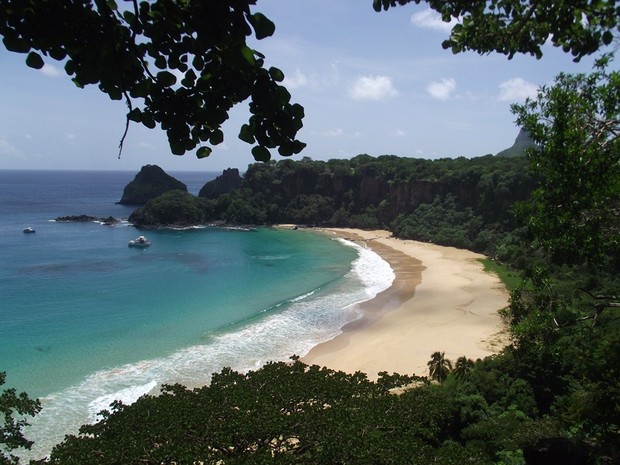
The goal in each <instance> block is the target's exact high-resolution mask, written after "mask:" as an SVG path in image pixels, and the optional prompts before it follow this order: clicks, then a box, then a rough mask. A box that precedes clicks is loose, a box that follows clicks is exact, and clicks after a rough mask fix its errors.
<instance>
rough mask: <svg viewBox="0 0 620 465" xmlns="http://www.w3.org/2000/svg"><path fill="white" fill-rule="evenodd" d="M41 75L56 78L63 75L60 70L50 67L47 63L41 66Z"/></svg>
mask: <svg viewBox="0 0 620 465" xmlns="http://www.w3.org/2000/svg"><path fill="white" fill-rule="evenodd" d="M41 73H43V74H45V75H46V76H48V77H57V76H61V75H62V74H63V73H62V71H61V70H60V69H58V68H56V67H55V66H54V65H50V64H47V63H45V64H44V65H43V68H41Z"/></svg>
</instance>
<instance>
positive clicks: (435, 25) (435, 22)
mask: <svg viewBox="0 0 620 465" xmlns="http://www.w3.org/2000/svg"><path fill="white" fill-rule="evenodd" d="M457 23H458V21H457V20H456V19H455V18H452V20H451V21H450V22H449V23H446V22H445V21H443V20H442V19H441V15H440V14H439V13H437V12H435V11H433V10H431V9H430V8H427V9H426V10H423V11H418V12H417V13H414V14H413V15H411V24H413V25H414V26H417V27H421V28H424V29H432V30H434V31H440V32H450V31H451V30H452V28H453V27H454V25H455V24H457Z"/></svg>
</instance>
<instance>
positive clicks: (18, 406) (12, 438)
mask: <svg viewBox="0 0 620 465" xmlns="http://www.w3.org/2000/svg"><path fill="white" fill-rule="evenodd" d="M5 380H6V373H4V372H0V386H3V385H4V383H5ZM39 410H41V404H40V403H39V401H38V400H33V399H30V398H29V397H28V395H27V394H26V393H25V392H22V393H20V394H18V393H17V391H16V390H15V389H4V390H3V391H1V392H0V420H2V421H0V465H13V464H17V463H18V462H19V461H18V459H17V457H15V456H14V455H13V454H12V453H11V451H13V450H15V449H19V448H26V449H30V447H32V442H31V441H29V440H28V439H26V437H24V434H23V432H22V428H23V427H24V426H26V425H28V422H27V420H26V418H25V417H26V416H33V415H36V414H37V413H38V412H39Z"/></svg>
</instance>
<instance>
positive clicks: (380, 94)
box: [349, 76, 398, 100]
mask: <svg viewBox="0 0 620 465" xmlns="http://www.w3.org/2000/svg"><path fill="white" fill-rule="evenodd" d="M396 95H398V92H397V91H396V89H395V88H394V85H393V84H392V79H391V78H389V77H388V76H361V77H359V78H357V80H356V81H355V82H354V83H353V87H352V88H351V89H350V91H349V96H350V97H351V98H352V99H354V100H385V99H387V98H390V97H395V96H396Z"/></svg>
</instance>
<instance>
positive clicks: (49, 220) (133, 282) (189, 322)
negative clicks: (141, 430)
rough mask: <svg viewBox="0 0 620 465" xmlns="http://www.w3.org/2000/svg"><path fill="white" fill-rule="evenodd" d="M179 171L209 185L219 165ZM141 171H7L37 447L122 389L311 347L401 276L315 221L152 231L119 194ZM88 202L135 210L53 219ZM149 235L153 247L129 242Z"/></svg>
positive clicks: (13, 317) (8, 340)
mask: <svg viewBox="0 0 620 465" xmlns="http://www.w3.org/2000/svg"><path fill="white" fill-rule="evenodd" d="M170 174H172V175H173V176H175V177H176V178H177V179H179V180H181V181H182V182H184V183H185V184H187V186H188V190H189V191H190V192H192V193H194V194H197V193H198V191H199V189H200V188H201V187H202V185H203V184H204V183H205V182H206V181H208V180H210V179H212V178H214V177H215V176H216V174H217V173H196V172H180V173H170ZM134 175H135V173H131V172H110V171H104V172H94V171H1V170H0V265H1V266H0V322H1V323H0V325H1V326H0V328H1V329H0V371H6V372H7V384H8V386H9V387H15V388H16V389H17V390H18V391H24V390H25V391H27V392H28V393H29V394H30V395H32V396H36V397H39V398H40V399H41V401H42V404H43V410H42V412H41V413H40V414H39V415H38V416H37V417H35V418H34V420H33V421H32V426H31V427H30V428H29V429H28V430H27V435H28V437H29V438H30V439H32V440H34V441H35V447H34V448H33V452H32V454H25V455H24V457H42V456H45V455H47V454H48V453H49V451H50V450H51V447H52V446H53V445H54V444H56V443H58V442H59V441H61V440H62V438H63V437H64V435H65V434H68V433H74V432H76V431H77V429H78V427H79V425H81V424H83V423H86V422H92V421H96V419H97V413H98V412H99V411H101V410H102V409H105V408H107V407H108V406H109V404H110V403H111V402H112V401H114V400H122V401H124V402H132V401H133V400H135V399H137V398H138V397H139V396H140V395H143V394H146V393H149V392H153V391H154V390H156V389H157V386H159V385H161V384H170V383H176V382H179V383H183V384H187V385H200V384H204V383H208V382H209V380H210V378H211V373H213V372H216V371H219V370H221V369H222V368H223V367H225V366H228V367H232V368H234V369H237V370H241V371H246V370H250V369H255V368H258V367H260V366H261V365H262V364H264V363H265V362H267V361H270V360H287V359H288V358H289V357H290V356H291V355H293V354H297V355H304V354H305V353H307V352H308V350H310V348H312V347H313V346H315V345H316V344H318V343H320V342H322V341H326V340H329V339H331V338H333V337H335V336H336V335H338V334H339V333H340V328H341V327H342V326H343V325H345V324H346V323H348V322H350V321H352V320H354V319H356V318H359V316H360V315H359V311H358V309H357V308H356V306H355V305H354V304H355V303H357V302H360V301H363V300H367V299H369V298H372V297H373V296H374V295H376V294H377V293H378V292H380V291H381V290H383V289H385V288H387V287H388V286H389V285H390V284H391V282H392V280H393V278H394V275H393V272H392V270H391V269H390V267H389V265H388V264H387V263H386V262H385V261H383V260H382V259H381V258H380V257H379V256H378V255H376V254H374V253H373V252H371V251H369V250H367V249H365V248H361V247H359V246H358V245H356V244H353V243H351V242H347V241H343V240H338V239H334V238H331V237H329V236H328V235H325V234H321V233H317V232H313V231H304V230H297V231H292V230H274V229H269V228H257V229H256V230H253V231H243V230H235V229H222V228H214V227H209V226H204V227H199V228H191V229H185V230H173V229H164V230H153V231H138V230H136V229H135V228H133V227H132V226H131V225H130V224H129V223H128V222H127V221H126V218H127V217H128V216H129V214H130V213H131V211H132V210H133V207H126V206H122V205H117V204H116V202H117V201H118V200H119V199H120V198H121V195H122V192H123V188H124V186H125V185H126V184H127V183H128V182H129V181H131V179H133V176H134ZM80 214H86V215H91V216H97V217H107V216H110V215H111V216H114V217H116V218H121V219H123V221H121V222H120V223H118V224H116V225H114V226H108V225H103V224H100V223H97V222H87V223H61V222H55V221H54V218H56V217H58V216H66V215H80ZM26 226H30V227H32V228H33V229H35V230H36V233H35V234H24V233H23V232H22V230H23V228H24V227H26ZM140 234H144V235H146V236H147V237H148V238H149V239H150V240H151V242H152V246H151V247H150V248H147V249H144V250H139V249H132V248H129V247H127V243H128V241H129V240H130V239H133V238H135V237H136V236H138V235H140Z"/></svg>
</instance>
